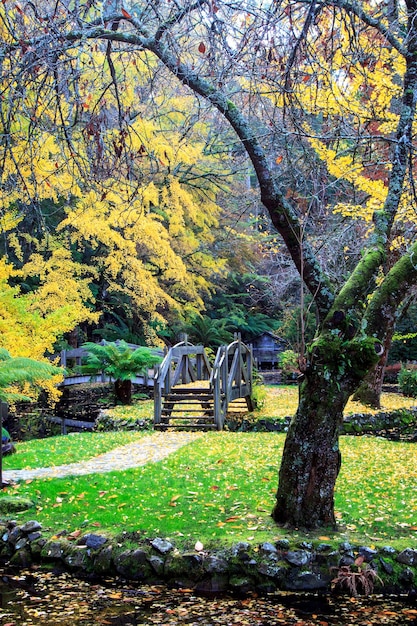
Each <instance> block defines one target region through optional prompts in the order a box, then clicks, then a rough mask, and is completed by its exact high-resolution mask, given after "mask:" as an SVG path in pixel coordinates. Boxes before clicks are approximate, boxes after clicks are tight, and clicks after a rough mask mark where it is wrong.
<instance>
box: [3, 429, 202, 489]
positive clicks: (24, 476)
mask: <svg viewBox="0 0 417 626" xmlns="http://www.w3.org/2000/svg"><path fill="white" fill-rule="evenodd" d="M201 436H202V433H198V432H197V433H196V432H174V431H168V432H164V433H161V432H156V433H153V434H152V435H149V436H147V437H144V438H143V439H140V440H139V441H136V442H134V443H129V444H127V445H126V446H121V447H119V448H115V449H114V450H111V451H110V452H106V453H105V454H101V455H100V456H96V457H94V458H92V459H88V460H87V461H83V462H81V463H70V464H68V465H57V466H55V467H40V468H37V469H22V470H3V480H4V481H5V482H16V481H19V480H31V479H33V478H62V477H65V476H82V475H85V474H97V473H104V472H113V471H120V470H125V469H130V468H132V467H139V466H140V465H145V464H146V463H155V462H156V461H160V460H161V459H164V458H165V457H167V456H169V455H170V454H172V452H175V451H176V450H178V449H179V448H182V446H185V445H186V444H187V443H190V442H192V441H195V440H196V439H198V438H199V437H201Z"/></svg>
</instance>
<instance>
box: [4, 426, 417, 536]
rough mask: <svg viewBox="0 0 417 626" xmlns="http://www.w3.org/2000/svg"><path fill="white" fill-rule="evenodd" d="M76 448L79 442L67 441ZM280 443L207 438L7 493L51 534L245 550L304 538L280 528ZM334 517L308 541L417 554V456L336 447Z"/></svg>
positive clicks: (354, 444) (263, 436)
mask: <svg viewBox="0 0 417 626" xmlns="http://www.w3.org/2000/svg"><path fill="white" fill-rule="evenodd" d="M73 441H74V442H75V441H76V440H75V439H73ZM283 443H284V435H281V434H273V433H251V434H248V433H227V432H222V433H207V434H205V435H203V436H202V437H201V439H198V440H197V441H196V442H194V443H192V444H190V445H188V446H185V447H184V448H182V449H181V450H179V451H178V452H176V453H175V454H173V455H171V456H170V457H168V458H167V459H165V460H163V461H161V462H159V463H154V464H149V465H146V466H144V467H140V468H137V469H134V470H129V471H124V472H114V473H110V474H97V475H93V476H86V477H77V478H67V479H53V478H51V479H49V480H33V481H31V482H29V483H19V484H17V485H16V486H15V487H10V488H8V489H7V493H8V494H16V495H20V496H25V497H29V498H32V499H33V500H35V501H36V503H37V510H36V512H35V511H34V510H33V509H32V510H30V511H26V512H23V513H19V514H17V515H16V514H14V517H15V518H16V517H17V518H18V519H20V520H22V521H24V520H28V519H33V518H34V517H36V519H38V520H39V521H41V523H43V525H44V527H47V528H49V529H50V530H51V532H53V533H58V532H59V531H61V530H63V529H65V530H67V531H69V532H72V531H75V530H78V529H80V528H84V529H90V530H93V529H95V531H97V530H98V529H100V531H101V532H106V533H109V534H114V533H115V532H120V531H122V530H126V531H129V532H130V531H136V532H139V533H141V534H142V535H143V536H148V537H154V536H164V537H169V538H171V539H174V540H176V542H177V543H191V544H193V542H195V541H197V540H199V541H202V542H203V544H204V545H206V546H207V545H210V543H212V542H215V543H218V542H220V541H221V542H232V541H238V540H247V541H253V542H261V541H265V540H274V539H277V538H279V537H282V536H287V537H290V538H291V537H293V538H294V537H296V538H305V537H306V534H305V533H302V532H301V531H300V532H298V531H293V532H289V531H285V530H283V529H279V528H277V527H276V526H275V525H274V523H273V521H272V519H271V517H270V512H271V510H272V507H273V503H274V494H275V491H276V485H277V477H278V467H279V463H280V458H281V454H282V447H283ZM341 449H342V455H343V460H344V461H343V465H342V471H341V474H340V477H339V480H338V483H337V492H336V510H337V514H338V517H339V521H340V531H339V532H338V533H334V532H332V531H329V530H322V531H321V532H319V533H309V534H308V535H307V536H308V537H309V538H310V539H311V538H312V539H317V541H323V540H331V541H332V540H335V541H340V540H346V539H348V540H350V541H354V542H360V543H365V544H366V545H370V544H375V545H376V544H378V543H379V544H380V545H386V544H391V545H393V546H394V547H404V546H411V547H414V546H416V544H417V532H416V529H417V469H416V464H415V446H414V445H413V444H407V443H396V442H389V441H387V440H383V439H380V438H371V437H342V438H341Z"/></svg>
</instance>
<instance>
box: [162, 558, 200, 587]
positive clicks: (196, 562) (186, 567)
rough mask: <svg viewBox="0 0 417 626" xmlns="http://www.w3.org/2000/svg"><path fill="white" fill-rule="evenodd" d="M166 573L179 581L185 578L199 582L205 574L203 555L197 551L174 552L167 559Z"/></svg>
mask: <svg viewBox="0 0 417 626" xmlns="http://www.w3.org/2000/svg"><path fill="white" fill-rule="evenodd" d="M165 575H166V576H167V577H168V578H169V579H171V580H175V581H177V582H178V580H179V579H184V580H185V578H186V579H187V580H194V581H195V582H197V581H198V580H201V579H202V578H203V575H204V569H203V557H202V556H201V555H200V554H196V553H195V552H185V553H184V554H172V555H170V556H169V557H168V558H167V560H166V561H165Z"/></svg>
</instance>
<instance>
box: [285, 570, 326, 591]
mask: <svg viewBox="0 0 417 626" xmlns="http://www.w3.org/2000/svg"><path fill="white" fill-rule="evenodd" d="M329 582H330V577H326V578H322V577H321V576H320V574H315V573H313V572H299V573H298V574H297V575H296V576H290V577H289V578H288V580H287V581H286V582H285V587H286V589H287V590H288V591H316V590H318V589H325V588H326V587H327V586H328V584H329Z"/></svg>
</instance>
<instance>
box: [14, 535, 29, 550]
mask: <svg viewBox="0 0 417 626" xmlns="http://www.w3.org/2000/svg"><path fill="white" fill-rule="evenodd" d="M27 542H28V540H27V539H26V537H21V538H20V539H18V541H16V544H15V549H16V550H20V549H21V548H24V546H25V545H26V544H27Z"/></svg>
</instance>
